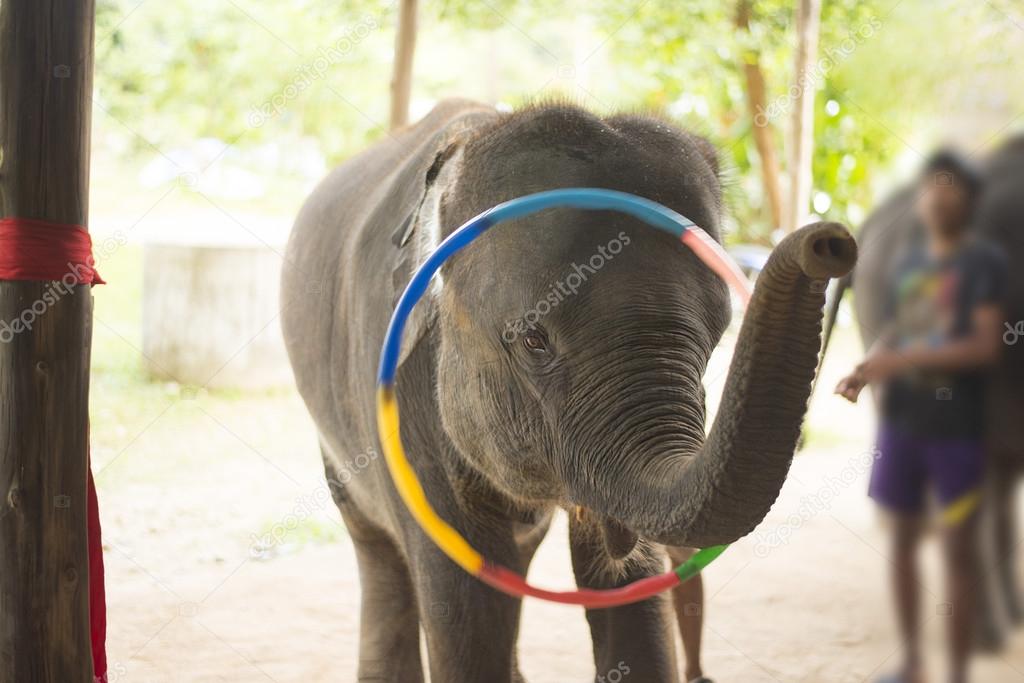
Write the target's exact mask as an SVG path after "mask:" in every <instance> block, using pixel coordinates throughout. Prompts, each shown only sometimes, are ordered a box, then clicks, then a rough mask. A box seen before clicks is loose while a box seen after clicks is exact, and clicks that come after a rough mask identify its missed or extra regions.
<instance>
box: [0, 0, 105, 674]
mask: <svg viewBox="0 0 1024 683" xmlns="http://www.w3.org/2000/svg"><path fill="white" fill-rule="evenodd" d="M94 9H95V7H94V2H93V0H4V1H3V2H2V3H0V150H2V159H0V165H2V172H0V210H2V215H3V216H5V217H19V218H38V219H44V220H48V221H52V222H57V223H74V224H79V225H85V223H86V216H87V213H88V194H89V130H90V123H91V116H90V102H91V99H90V95H91V90H92V69H93V30H94V25H93V22H94ZM16 318H21V319H22V321H23V322H29V323H30V325H31V328H30V329H26V330H24V331H21V332H19V333H16V334H12V333H6V334H3V335H0V411H2V413H0V414H2V417H0V681H31V682H32V683H36V682H44V683H45V682H49V681H54V682H59V683H64V682H66V681H67V682H72V683H74V682H77V681H91V680H92V654H91V650H90V640H89V561H88V539H87V519H86V511H87V507H86V506H87V500H86V473H87V467H88V462H87V460H88V396H89V353H90V340H91V337H92V329H91V320H92V297H91V295H90V292H89V286H88V285H79V286H74V287H71V288H70V293H66V294H61V295H58V296H56V297H54V285H53V283H51V282H15V281H3V282H0V326H2V325H3V323H10V322H11V321H13V320H15V319H16Z"/></svg>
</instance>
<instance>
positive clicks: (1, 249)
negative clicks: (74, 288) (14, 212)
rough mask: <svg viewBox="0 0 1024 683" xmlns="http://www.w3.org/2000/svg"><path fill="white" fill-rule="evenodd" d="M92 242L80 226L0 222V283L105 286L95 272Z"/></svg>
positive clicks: (29, 220)
mask: <svg viewBox="0 0 1024 683" xmlns="http://www.w3.org/2000/svg"><path fill="white" fill-rule="evenodd" d="M94 263H95V262H94V261H93V258H92V239H91V238H90V237H89V233H88V231H86V229H85V228H83V227H82V226H81V225H67V224H62V223H51V222H49V221H41V220H37V219H34V218H2V219H0V280H34V281H37V282H40V281H46V280H63V279H64V278H66V277H68V276H69V275H70V276H71V277H73V278H74V279H75V280H74V284H80V285H93V284H96V285H102V284H106V283H104V282H103V280H102V279H101V278H100V275H99V273H97V272H96V268H95V267H94Z"/></svg>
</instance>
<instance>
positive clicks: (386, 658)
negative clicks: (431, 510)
mask: <svg viewBox="0 0 1024 683" xmlns="http://www.w3.org/2000/svg"><path fill="white" fill-rule="evenodd" d="M342 517H343V518H344V520H345V525H346V526H347V527H348V529H349V533H350V535H351V537H352V542H353V545H354V546H355V549H356V560H357V562H358V564H359V583H360V586H361V589H362V605H361V611H360V615H359V674H358V680H359V681H360V682H362V681H374V682H375V683H422V681H423V663H422V662H421V661H420V624H419V616H418V613H417V606H416V599H415V593H414V592H413V587H412V581H411V579H410V576H409V569H408V567H407V566H406V564H405V561H404V559H403V558H402V556H401V554H400V553H399V551H398V548H397V547H396V546H395V544H394V542H393V541H392V539H391V538H390V537H389V536H388V535H387V534H385V533H384V532H382V531H380V530H377V529H374V528H372V527H370V526H369V525H368V524H366V523H365V521H363V520H360V519H358V518H359V514H358V513H357V512H355V511H352V510H345V509H342Z"/></svg>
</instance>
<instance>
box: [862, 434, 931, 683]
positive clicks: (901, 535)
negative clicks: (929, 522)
mask: <svg viewBox="0 0 1024 683" xmlns="http://www.w3.org/2000/svg"><path fill="white" fill-rule="evenodd" d="M924 486H925V466H924V449H923V446H922V443H921V442H920V439H916V438H914V437H911V436H908V435H906V434H903V433H901V432H898V431H896V430H893V429H891V428H888V427H886V426H883V427H882V429H881V430H880V432H879V437H878V454H877V459H876V460H875V464H874V467H873V468H872V471H871V484H870V489H869V494H870V495H871V497H872V498H873V499H874V500H875V501H877V502H878V503H879V504H880V505H881V506H882V507H883V508H884V509H885V510H886V511H887V512H888V513H890V521H891V526H892V536H891V544H892V547H891V550H890V557H891V560H892V576H891V581H892V592H893V604H894V607H895V610H896V620H897V624H898V626H899V631H900V638H901V640H902V642H903V645H904V661H903V668H902V671H901V672H900V676H899V678H900V679H901V680H903V681H906V682H907V683H920V681H922V680H923V675H924V674H923V671H924V666H923V660H922V657H921V643H920V594H919V592H920V582H919V578H918V567H917V548H918V545H919V542H920V538H921V532H922V529H923V525H922V521H921V520H922V514H921V513H922V512H923V509H924Z"/></svg>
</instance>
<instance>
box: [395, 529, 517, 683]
mask: <svg viewBox="0 0 1024 683" xmlns="http://www.w3.org/2000/svg"><path fill="white" fill-rule="evenodd" d="M485 527H486V528H487V531H486V533H487V534H488V537H487V538H479V537H477V538H474V537H473V535H468V536H467V540H468V541H469V542H470V544H471V545H473V546H474V547H475V548H477V549H478V550H480V552H482V553H483V554H484V556H485V557H487V558H488V559H489V560H493V561H495V562H498V563H500V564H503V565H505V566H506V567H509V568H512V569H515V570H517V571H523V567H522V566H521V564H520V562H521V560H520V558H521V555H520V552H521V550H520V548H519V547H518V546H517V544H516V542H515V539H514V534H513V532H512V530H511V528H510V527H506V529H503V530H502V532H501V537H500V538H495V537H493V536H491V534H493V533H494V531H495V529H494V527H492V526H490V525H478V526H477V528H478V529H481V528H485ZM411 542H412V543H413V544H415V545H414V547H412V548H411V549H410V564H411V565H412V567H413V569H414V576H415V585H416V592H417V596H418V601H419V611H420V621H421V623H422V624H423V631H424V634H425V636H426V640H427V655H428V659H429V662H430V680H432V681H444V683H521V682H522V681H523V678H522V676H521V674H520V673H519V669H518V663H517V662H516V638H517V636H518V633H519V614H520V607H521V600H519V599H518V598H513V597H511V596H508V595H505V594H504V593H501V592H499V591H497V590H495V589H493V588H491V587H490V586H488V585H486V584H484V583H482V582H481V581H479V580H478V579H476V578H475V577H473V576H471V575H470V574H468V573H467V572H465V571H463V569H462V568H461V567H459V566H458V565H456V564H455V563H454V562H452V561H451V560H450V559H449V558H448V557H447V556H446V555H444V554H443V553H442V552H441V551H440V550H439V549H438V548H437V547H436V546H434V544H433V543H431V542H430V541H429V540H428V539H427V538H425V537H424V536H423V535H422V534H419V533H418V531H417V532H416V537H415V538H413V539H411Z"/></svg>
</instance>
